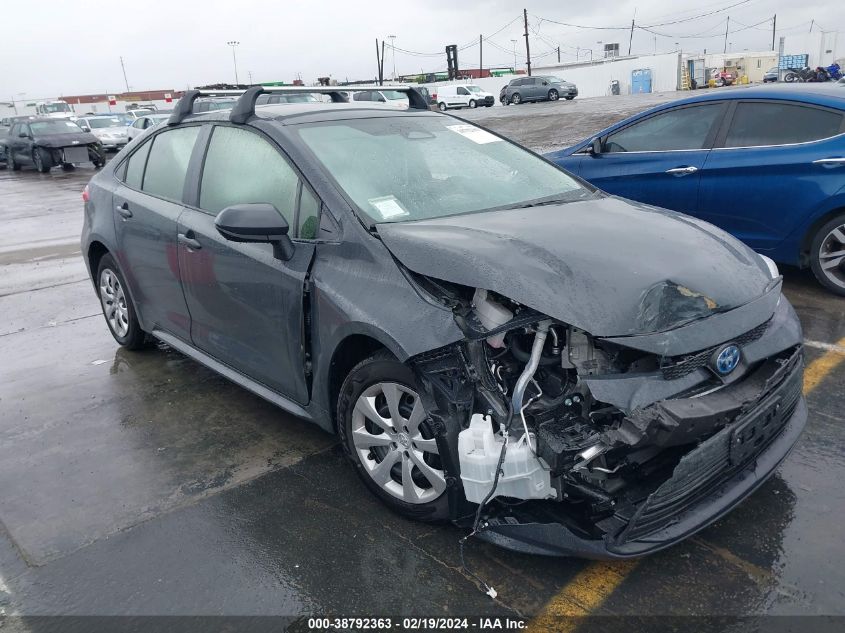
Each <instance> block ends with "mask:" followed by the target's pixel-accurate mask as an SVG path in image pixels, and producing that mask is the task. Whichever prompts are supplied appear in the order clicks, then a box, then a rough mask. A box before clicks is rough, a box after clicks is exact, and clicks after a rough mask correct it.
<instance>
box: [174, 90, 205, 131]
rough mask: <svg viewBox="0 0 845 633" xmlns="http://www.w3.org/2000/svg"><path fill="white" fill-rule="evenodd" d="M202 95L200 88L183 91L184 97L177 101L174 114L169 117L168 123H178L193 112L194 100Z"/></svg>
mask: <svg viewBox="0 0 845 633" xmlns="http://www.w3.org/2000/svg"><path fill="white" fill-rule="evenodd" d="M199 96H200V91H199V90H186V91H185V92H183V93H182V97H181V98H180V99H179V101H177V102H176V107H175V108H173V114H171V115H170V118H169V119H167V125H177V124H179V123H181V122H182V120H183V119H184V118H185V117H186V116H188V115H189V114H191V112H193V110H194V101H196V100H197V97H199Z"/></svg>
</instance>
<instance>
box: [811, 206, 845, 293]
mask: <svg viewBox="0 0 845 633" xmlns="http://www.w3.org/2000/svg"><path fill="white" fill-rule="evenodd" d="M810 268H811V269H812V271H813V274H814V275H815V276H816V279H818V280H819V283H820V284H821V285H823V286H824V287H825V288H827V289H828V290H830V291H831V292H833V293H836V294H838V295H840V296H845V214H842V215H838V216H837V217H835V218H832V219H831V220H830V221H829V222H826V223H825V224H824V225H823V226H822V227H821V228H820V229H819V230H818V231H816V234H815V236H814V237H813V241H812V243H811V244H810Z"/></svg>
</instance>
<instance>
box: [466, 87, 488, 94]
mask: <svg viewBox="0 0 845 633" xmlns="http://www.w3.org/2000/svg"><path fill="white" fill-rule="evenodd" d="M466 89H467V90H469V91H470V92H473V93H475V94H478V93H479V92H484V91H483V90H482V89H481V88H479V87H478V86H466Z"/></svg>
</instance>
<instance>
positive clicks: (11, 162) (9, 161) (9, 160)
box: [6, 148, 21, 171]
mask: <svg viewBox="0 0 845 633" xmlns="http://www.w3.org/2000/svg"><path fill="white" fill-rule="evenodd" d="M6 167H7V168H8V169H10V170H12V171H20V170H21V166H20V165H19V164H18V163H17V162H15V158H14V156H12V150H11V149H8V148H7V149H6Z"/></svg>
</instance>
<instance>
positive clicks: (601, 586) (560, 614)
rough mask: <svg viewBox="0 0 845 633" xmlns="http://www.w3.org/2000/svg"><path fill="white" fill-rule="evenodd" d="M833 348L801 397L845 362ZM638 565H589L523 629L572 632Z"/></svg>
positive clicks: (810, 369) (814, 367) (807, 378)
mask: <svg viewBox="0 0 845 633" xmlns="http://www.w3.org/2000/svg"><path fill="white" fill-rule="evenodd" d="M837 347H838V348H842V347H845V338H843V339H841V340H839V341H837V342H836V345H835V347H834V348H832V349H830V350H829V351H828V352H826V353H825V354H824V355H822V356H820V357H819V358H817V359H816V360H814V361H813V362H811V363H810V364H809V365H807V367H806V368H805V369H804V394H808V393H810V392H811V391H812V390H813V389H815V388H816V387H817V386H818V385H819V383H821V381H822V380H823V379H824V378H825V377H826V376H827V375H828V374H830V372H832V371H833V370H834V369H836V367H838V366H839V365H840V364H841V363H843V362H845V354H843V353H842V352H841V351H840V350H839V349H836V348H837ZM731 556H732V557H733V558H735V559H736V560H734V561H733V562H734V563H737V562H738V560H739V559H738V557H735V556H734V555H733V554H731ZM640 560H641V559H640ZM638 564H639V560H628V561H617V562H597V563H590V564H589V565H587V567H585V568H584V569H582V570H581V571H580V572H578V574H576V575H575V577H574V578H573V579H572V580H570V581H569V582H568V583H567V584H566V585H564V587H563V588H562V589H561V590H560V591H559V592H558V593H557V594H556V595H555V596H554V597H553V598H552V599H551V600H549V602H547V603H546V605H545V606H544V607H543V609H542V610H541V611H540V613H538V614H537V615H536V616H535V617H534V619H532V620H531V622H529V624H528V626H527V627H526V629H527V630H528V631H531V632H532V633H539V632H540V631H554V632H555V633H570V632H571V631H574V630H575V629H576V628H577V627H578V624H579V623H580V617H581V616H585V615H589V614H590V613H592V612H593V611H595V610H596V609H598V608H599V607H600V606H601V605H602V604H603V603H604V602H605V600H607V599H608V598H609V597H610V596H611V594H612V593H613V592H614V591H615V590H616V588H617V587H618V586H619V585H621V584H622V581H623V580H625V578H626V577H627V576H628V575H629V574H630V573H631V572H632V571H633V570H634V569H635V568H636V567H637V565H638Z"/></svg>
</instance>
